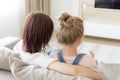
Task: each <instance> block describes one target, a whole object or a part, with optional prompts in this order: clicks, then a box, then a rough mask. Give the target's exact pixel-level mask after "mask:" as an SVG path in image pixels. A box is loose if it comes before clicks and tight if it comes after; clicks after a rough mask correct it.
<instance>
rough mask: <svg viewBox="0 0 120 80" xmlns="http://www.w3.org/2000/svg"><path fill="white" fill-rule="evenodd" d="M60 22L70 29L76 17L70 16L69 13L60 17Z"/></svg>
mask: <svg viewBox="0 0 120 80" xmlns="http://www.w3.org/2000/svg"><path fill="white" fill-rule="evenodd" d="M59 21H60V24H61V25H64V26H65V27H70V26H71V25H73V23H74V17H73V16H71V15H69V14H68V13H62V14H61V16H60V17H59Z"/></svg>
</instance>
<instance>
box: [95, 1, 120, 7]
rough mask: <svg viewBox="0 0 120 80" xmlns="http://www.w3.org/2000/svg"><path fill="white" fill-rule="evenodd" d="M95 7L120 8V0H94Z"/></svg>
mask: <svg viewBox="0 0 120 80" xmlns="http://www.w3.org/2000/svg"><path fill="white" fill-rule="evenodd" d="M95 8H106V9H120V0H95Z"/></svg>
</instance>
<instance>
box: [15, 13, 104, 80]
mask: <svg viewBox="0 0 120 80" xmlns="http://www.w3.org/2000/svg"><path fill="white" fill-rule="evenodd" d="M52 32H53V22H52V20H51V19H50V17H49V16H48V15H45V14H43V13H39V12H32V13H30V14H28V15H27V17H26V19H25V23H24V32H23V40H21V41H20V42H19V43H18V44H16V46H15V47H14V50H15V51H16V52H18V53H20V57H21V59H22V60H23V61H25V62H27V63H30V64H36V65H39V66H40V67H43V68H48V69H51V70H55V71H57V72H60V73H63V74H68V75H75V76H84V77H88V78H91V79H94V80H102V76H101V74H100V73H98V72H95V71H93V70H91V69H89V68H86V67H83V66H77V65H74V66H73V65H70V64H65V63H62V62H59V61H58V60H57V59H56V58H51V57H49V56H47V55H46V54H45V52H44V51H45V47H46V46H47V45H48V42H49V40H50V38H51V36H52Z"/></svg>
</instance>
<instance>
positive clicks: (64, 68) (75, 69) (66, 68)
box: [48, 61, 103, 80]
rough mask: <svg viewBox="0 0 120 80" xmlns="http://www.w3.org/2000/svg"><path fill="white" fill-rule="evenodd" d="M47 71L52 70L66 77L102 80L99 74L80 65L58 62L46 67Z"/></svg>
mask: <svg viewBox="0 0 120 80" xmlns="http://www.w3.org/2000/svg"><path fill="white" fill-rule="evenodd" d="M48 69H52V70H55V71H57V72H60V73H63V74H67V75H72V76H83V77H88V78H91V79H93V80H103V76H102V75H101V73H99V72H95V71H93V70H91V69H90V68H87V67H84V66H80V65H70V64H66V63H62V62H59V61H54V62H52V63H51V64H50V65H49V66H48Z"/></svg>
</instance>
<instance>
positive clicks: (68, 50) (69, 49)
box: [62, 46, 77, 56]
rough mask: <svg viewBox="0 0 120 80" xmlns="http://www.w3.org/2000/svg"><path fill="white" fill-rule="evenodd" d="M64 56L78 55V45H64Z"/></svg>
mask: <svg viewBox="0 0 120 80" xmlns="http://www.w3.org/2000/svg"><path fill="white" fill-rule="evenodd" d="M62 55H63V56H76V55H77V47H74V46H64V47H63V50H62Z"/></svg>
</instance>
